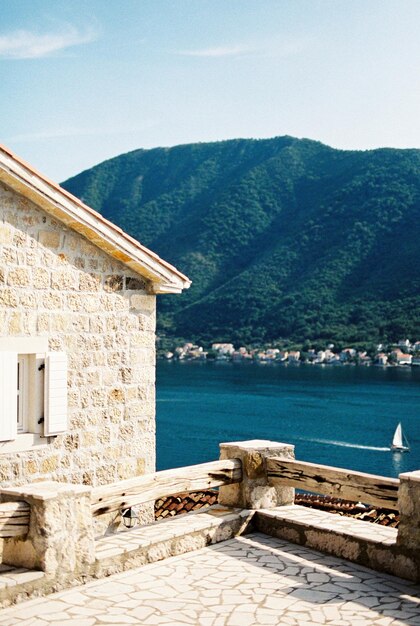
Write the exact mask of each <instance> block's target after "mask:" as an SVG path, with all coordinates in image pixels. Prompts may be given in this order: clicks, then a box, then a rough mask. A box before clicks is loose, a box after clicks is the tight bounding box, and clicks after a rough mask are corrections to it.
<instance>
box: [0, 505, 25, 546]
mask: <svg viewBox="0 0 420 626" xmlns="http://www.w3.org/2000/svg"><path fill="white" fill-rule="evenodd" d="M30 512H31V507H30V506H29V504H27V503H26V502H20V501H19V502H3V503H2V504H0V537H1V538H2V539H7V538H8V537H19V536H20V535H26V534H27V533H28V530H29V518H30Z"/></svg>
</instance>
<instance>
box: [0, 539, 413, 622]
mask: <svg viewBox="0 0 420 626" xmlns="http://www.w3.org/2000/svg"><path fill="white" fill-rule="evenodd" d="M101 624H114V625H115V624H117V625H121V626H123V625H125V624H141V625H145V626H148V625H162V626H175V625H179V626H181V625H185V624H192V625H194V626H262V625H265V624H267V625H271V624H272V625H281V626H283V625H290V626H311V625H315V624H317V625H318V624H332V625H333V626H391V625H392V626H397V625H398V626H400V625H401V626H403V625H404V626H406V625H410V626H420V587H419V586H418V585H415V584H414V583H410V582H408V581H404V580H401V579H399V578H394V577H392V576H388V575H381V574H378V573H377V572H374V571H372V570H368V569H366V568H364V567H361V566H358V565H354V564H352V563H349V562H346V561H342V560H340V559H337V558H335V557H331V556H326V555H322V554H320V553H319V552H315V551H313V550H310V549H308V548H305V547H302V546H297V545H294V544H290V543H288V542H285V541H283V540H280V539H274V538H272V537H268V536H266V535H263V534H259V533H253V534H251V535H246V536H242V537H237V538H235V539H231V540H229V541H225V542H223V543H220V544H217V545H214V546H211V547H208V548H203V549H202V550H198V551H197V552H190V553H188V554H184V555H181V556H177V557H172V558H170V559H167V560H165V561H161V562H159V563H154V564H151V565H147V566H145V567H142V568H138V569H135V570H131V571H128V572H124V573H122V574H116V575H114V576H111V577H109V578H107V579H103V580H98V581H95V582H92V583H89V584H87V585H85V586H81V587H77V588H75V589H71V590H68V591H63V592H60V593H56V594H53V595H51V596H49V597H48V598H40V599H37V600H32V601H29V602H25V603H23V604H19V605H17V606H15V607H11V608H8V609H4V610H2V611H0V626H15V625H16V626H18V625H19V626H71V625H74V626H76V625H77V626H97V625H101Z"/></svg>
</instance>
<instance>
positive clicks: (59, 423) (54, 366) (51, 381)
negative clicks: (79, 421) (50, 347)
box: [44, 352, 67, 437]
mask: <svg viewBox="0 0 420 626" xmlns="http://www.w3.org/2000/svg"><path fill="white" fill-rule="evenodd" d="M44 398H45V402H44V404H45V413H44V435H45V437H49V436H50V435H58V434H59V433H63V432H65V431H66V430H67V354H66V353H65V352H47V354H46V355H45V387H44Z"/></svg>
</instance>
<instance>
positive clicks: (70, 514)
mask: <svg viewBox="0 0 420 626" xmlns="http://www.w3.org/2000/svg"><path fill="white" fill-rule="evenodd" d="M90 492H91V489H90V487H85V486H83V485H71V484H66V483H58V482H53V481H45V482H41V483H33V484H29V485H23V486H22V487H14V488H10V489H2V499H3V501H11V500H25V501H26V502H28V504H30V506H31V517H30V523H29V533H28V535H27V536H26V537H22V538H13V539H6V540H5V541H4V549H3V562H4V563H7V564H9V565H15V566H17V567H26V568H29V569H40V570H42V571H44V572H46V573H47V574H50V575H53V576H54V575H57V576H58V577H59V578H61V577H62V578H65V577H66V576H68V575H72V574H79V573H80V574H81V573H83V572H84V571H86V569H87V567H88V566H89V565H90V564H91V563H93V562H94V560H95V542H94V533H93V517H92V512H91V507H90Z"/></svg>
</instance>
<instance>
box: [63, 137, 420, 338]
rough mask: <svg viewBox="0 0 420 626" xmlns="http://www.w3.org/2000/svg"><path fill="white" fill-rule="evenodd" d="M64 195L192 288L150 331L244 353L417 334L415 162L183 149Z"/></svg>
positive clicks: (244, 143)
mask: <svg viewBox="0 0 420 626" xmlns="http://www.w3.org/2000/svg"><path fill="white" fill-rule="evenodd" d="M63 186H64V188H66V189H67V190H68V191H70V192H71V193H73V194H74V195H76V196H78V197H80V198H81V199H82V200H84V201H85V202H86V203H87V204H89V205H91V206H92V207H93V208H95V209H96V210H98V211H99V212H100V213H102V214H103V215H104V217H107V218H108V219H110V220H111V221H114V222H115V223H117V224H118V225H119V226H121V228H123V229H124V230H126V231H127V232H128V233H130V234H131V235H133V236H134V237H136V238H137V239H139V240H140V241H141V242H142V243H143V244H144V245H147V246H148V247H151V248H152V249H153V250H155V251H156V252H157V253H158V254H159V255H160V256H162V257H163V258H165V259H167V260H168V261H169V262H171V263H173V264H174V265H176V266H177V267H178V268H179V269H180V270H181V271H183V272H184V273H186V274H187V275H188V276H189V277H190V278H192V280H193V285H192V286H191V288H190V290H189V292H186V293H185V294H183V295H182V296H179V297H177V298H173V297H172V298H168V297H162V298H161V299H160V303H159V304H160V315H159V320H160V322H159V323H160V331H165V332H167V333H169V334H174V335H176V336H183V337H191V338H194V339H201V340H211V339H215V340H216V339H226V338H231V339H233V340H237V341H240V340H242V341H245V342H252V341H255V342H258V341H269V340H275V339H279V338H291V339H295V340H298V339H300V340H304V339H308V340H309V339H311V340H315V339H320V338H325V339H330V340H332V341H334V340H338V339H341V340H342V341H352V340H353V341H354V340H356V339H358V340H362V341H364V340H368V339H371V340H390V339H391V340H392V339H397V338H400V335H401V336H402V335H405V334H406V335H411V336H413V338H415V337H414V335H415V334H416V333H418V330H419V329H418V313H417V311H418V308H417V307H418V305H419V304H420V301H419V293H420V280H419V274H420V272H419V271H418V270H419V262H418V241H419V235H420V232H419V223H420V220H419V218H420V150H415V149H412V148H410V149H395V148H379V149H376V150H366V151H347V150H337V149H335V148H330V147H329V146H326V145H324V144H322V143H320V142H317V141H313V140H309V139H296V138H293V137H290V136H284V137H275V138H272V139H256V140H255V139H237V140H225V141H220V142H212V143H199V144H182V145H180V146H175V147H173V148H153V149H151V150H144V149H139V150H135V151H132V152H129V153H126V154H123V155H120V156H117V157H114V158H113V159H109V160H107V161H105V162H103V163H101V164H98V165H97V166H95V167H94V168H91V169H90V170H85V171H84V172H82V173H81V174H79V175H77V176H75V177H72V178H71V179H69V180H67V181H65V182H64V183H63ZM416 309H417V310H416Z"/></svg>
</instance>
